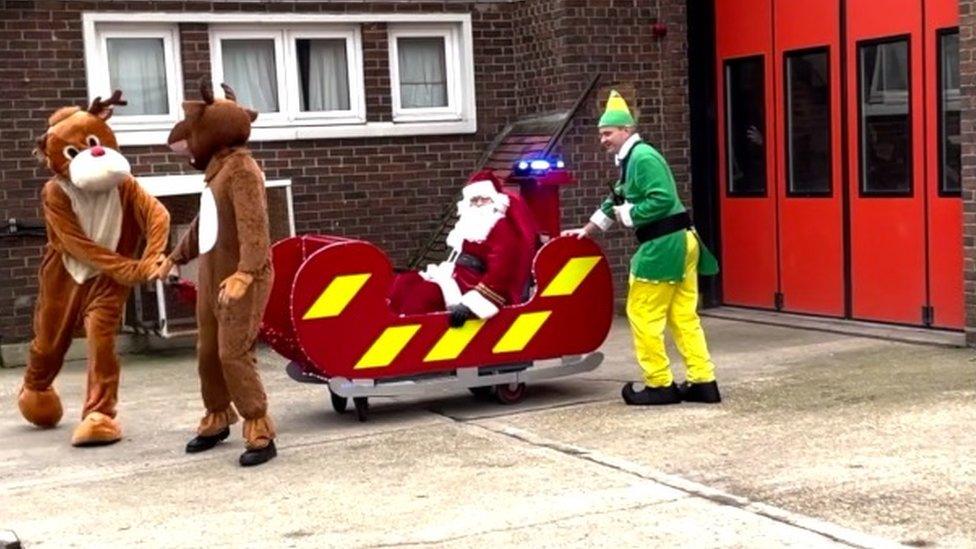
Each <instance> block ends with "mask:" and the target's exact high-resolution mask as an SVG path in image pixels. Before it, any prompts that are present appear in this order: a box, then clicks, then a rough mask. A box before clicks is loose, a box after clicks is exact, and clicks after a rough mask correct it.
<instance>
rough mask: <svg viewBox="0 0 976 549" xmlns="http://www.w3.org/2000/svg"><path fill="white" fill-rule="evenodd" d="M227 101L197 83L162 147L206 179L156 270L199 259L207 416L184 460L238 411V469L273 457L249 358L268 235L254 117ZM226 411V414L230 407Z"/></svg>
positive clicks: (266, 276)
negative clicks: (251, 145)
mask: <svg viewBox="0 0 976 549" xmlns="http://www.w3.org/2000/svg"><path fill="white" fill-rule="evenodd" d="M222 86H223V89H224V95H225V97H226V99H214V96H213V90H212V89H211V88H210V86H209V84H207V83H205V82H204V83H201V86H200V94H201V95H202V96H203V101H186V102H184V103H183V110H184V112H185V115H186V116H185V119H184V120H183V121H182V122H180V123H178V124H177V125H176V126H175V127H174V128H173V130H172V132H171V133H170V135H169V145H170V147H171V148H172V149H173V150H174V151H177V152H180V153H184V154H189V155H190V164H191V165H192V166H193V167H194V168H196V169H198V170H202V171H203V172H204V181H205V182H206V184H207V187H206V188H205V189H204V191H203V193H202V194H201V197H200V213H199V215H198V216H197V218H196V219H194V220H193V223H192V224H191V226H190V230H189V231H188V232H187V234H186V235H184V236H183V239H182V240H181V242H180V243H179V245H178V246H177V248H176V249H175V250H174V251H173V253H172V254H170V256H169V258H168V259H166V260H165V261H164V262H163V263H162V264H161V265H160V267H159V270H158V271H157V272H156V274H157V276H166V275H167V274H168V273H169V272H170V270H171V269H172V267H173V264H176V265H183V264H185V263H186V262H188V261H190V260H191V259H194V258H196V257H199V258H200V267H199V274H200V280H199V291H198V294H197V326H198V328H199V335H198V338H199V339H198V342H197V353H198V360H199V373H200V389H201V392H202V394H203V404H204V406H205V407H206V410H207V413H206V415H205V416H204V417H203V419H202V420H201V421H200V425H199V427H198V429H197V436H196V437H195V438H194V439H192V440H191V441H190V442H189V443H188V444H187V446H186V451H187V452H189V453H194V452H201V451H204V450H209V449H210V448H213V447H214V446H216V445H217V444H218V443H219V442H220V441H222V440H224V439H225V438H227V437H228V436H229V435H230V425H231V424H233V423H235V422H236V421H237V414H236V413H235V412H234V407H235V406H236V408H237V412H239V413H240V414H241V415H242V416H244V439H245V446H246V450H247V451H245V452H244V453H243V454H242V455H241V457H240V464H241V465H243V466H249V465H258V464H261V463H264V462H266V461H268V460H269V459H271V458H273V457H275V455H276V454H277V451H276V449H275V445H274V436H275V431H274V424H273V423H272V422H271V418H270V417H269V416H268V402H267V397H266V396H265V392H264V387H263V386H262V384H261V378H260V377H259V376H258V371H257V366H256V361H255V358H254V344H255V342H256V338H257V332H258V327H259V325H260V322H261V316H262V315H263V313H264V306H265V305H266V304H267V301H268V295H269V293H270V290H271V283H272V277H273V273H272V270H271V253H270V247H271V246H270V237H269V235H268V209H267V202H266V198H265V190H264V173H263V172H261V169H260V168H259V167H258V165H257V163H256V162H255V161H254V158H253V157H252V156H251V153H250V151H248V150H247V149H246V148H244V144H245V143H247V139H248V137H250V135H251V122H253V121H254V120H255V119H256V118H257V113H256V112H254V111H252V110H249V109H245V108H243V107H241V106H239V105H238V104H237V102H236V98H235V96H234V92H233V90H231V89H230V87H229V86H227V85H226V84H223V85H222ZM231 403H233V406H232V405H231Z"/></svg>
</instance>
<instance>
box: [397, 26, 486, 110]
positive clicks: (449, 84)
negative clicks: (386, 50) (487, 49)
mask: <svg viewBox="0 0 976 549" xmlns="http://www.w3.org/2000/svg"><path fill="white" fill-rule="evenodd" d="M459 41H460V39H459V33H458V29H457V28H456V26H452V25H443V26H440V25H438V26H432V25H425V26H411V25H397V26H391V27H390V31H389V44H390V83H391V86H392V88H393V89H392V90H391V92H392V96H393V120H394V121H398V122H399V121H418V120H431V121H436V120H459V119H461V114H462V105H461V98H462V96H463V95H464V91H463V90H462V89H461V77H462V74H463V71H462V69H461V63H460V45H459ZM471 94H473V92H471Z"/></svg>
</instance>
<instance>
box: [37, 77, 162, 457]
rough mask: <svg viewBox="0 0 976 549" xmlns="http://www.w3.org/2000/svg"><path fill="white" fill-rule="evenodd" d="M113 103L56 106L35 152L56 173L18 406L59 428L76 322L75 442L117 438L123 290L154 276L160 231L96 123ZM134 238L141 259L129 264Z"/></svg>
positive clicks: (149, 204)
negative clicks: (84, 354)
mask: <svg viewBox="0 0 976 549" xmlns="http://www.w3.org/2000/svg"><path fill="white" fill-rule="evenodd" d="M120 97H121V92H118V91H117V92H115V94H113V96H112V98H111V99H110V100H109V101H105V102H102V101H100V99H98V98H96V99H95V101H94V102H93V103H92V105H91V106H90V107H89V108H88V110H87V111H85V110H81V109H79V108H78V107H66V108H63V109H60V110H58V111H57V112H55V113H54V114H53V115H52V116H51V118H50V120H49V121H48V125H49V127H48V129H47V132H46V133H45V134H44V135H43V136H42V137H41V138H40V139H38V148H37V151H36V152H37V154H38V157H39V158H40V159H42V160H43V161H44V163H45V164H46V165H47V167H48V168H49V169H51V171H53V172H54V174H55V175H54V177H53V178H52V179H50V180H49V181H48V182H47V183H46V184H45V185H44V190H43V191H42V193H41V203H42V204H43V208H44V220H45V224H46V226H47V236H48V243H47V247H46V249H45V251H44V258H43V260H42V261H41V269H40V274H39V282H40V285H39V286H40V287H39V292H38V296H37V308H36V310H35V312H34V340H33V341H32V342H31V347H30V360H29V363H28V365H27V371H26V373H25V374H24V385H23V388H22V389H21V391H20V394H19V399H18V400H19V405H20V411H21V413H22V414H23V416H24V418H26V419H27V420H28V421H30V422H32V423H34V424H36V425H38V426H41V427H53V426H55V425H56V424H57V423H58V421H59V420H60V419H61V415H62V408H61V401H60V399H59V397H58V394H57V393H56V392H55V390H54V387H53V386H52V384H53V382H54V378H55V377H56V376H57V375H58V372H59V371H60V370H61V366H62V365H63V363H64V355H65V353H66V352H67V350H68V346H69V345H70V344H71V338H72V336H73V335H74V334H75V332H76V331H77V328H79V327H82V326H83V327H84V331H85V334H86V337H87V339H88V391H87V397H86V400H85V406H84V409H83V411H82V417H83V421H82V423H81V424H80V425H79V426H78V427H77V428H76V429H75V431H74V434H73V436H72V444H75V445H78V446H83V445H94V444H108V443H112V442H116V441H118V440H119V439H121V437H122V430H121V426H120V425H119V423H118V422H117V421H116V420H115V419H114V418H115V415H116V410H115V405H116V401H117V394H118V385H119V360H118V357H117V356H116V354H115V333H116V331H117V330H118V327H119V324H120V320H121V318H122V313H123V309H124V307H125V301H126V298H127V297H128V295H129V287H130V286H131V285H133V284H137V283H139V282H142V281H145V280H147V279H148V278H149V277H150V276H151V275H152V274H153V272H154V270H155V269H154V267H155V263H156V261H157V257H158V256H159V255H160V254H161V253H162V252H163V250H164V249H165V247H166V241H167V237H168V235H169V213H168V212H167V211H166V209H165V208H163V206H162V205H161V204H160V203H159V202H158V201H157V200H156V199H155V198H153V197H152V196H150V195H149V194H148V193H146V192H145V191H143V190H142V189H141V188H140V187H139V185H138V183H136V181H135V180H134V179H133V178H132V176H131V175H130V174H129V173H128V171H129V170H128V163H127V162H126V161H125V160H124V158H122V156H121V155H120V154H118V152H116V151H117V149H118V143H117V142H116V139H115V134H113V133H112V130H111V129H110V128H109V127H108V124H106V122H105V121H106V120H107V119H108V118H109V116H111V114H112V105H115V104H122V105H124V104H125V102H124V101H121V100H120ZM120 166H121V167H120ZM116 196H117V199H116ZM143 236H145V238H146V247H145V250H144V251H143V253H142V257H141V259H140V260H136V259H132V257H133V256H134V255H135V253H136V251H137V248H138V246H139V243H140V240H141V239H142V238H143ZM116 239H117V240H116ZM112 242H116V243H115V244H114V245H111V243H112ZM106 243H108V244H106Z"/></svg>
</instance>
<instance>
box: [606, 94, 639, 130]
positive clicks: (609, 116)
mask: <svg viewBox="0 0 976 549" xmlns="http://www.w3.org/2000/svg"><path fill="white" fill-rule="evenodd" d="M636 124H637V123H636V122H634V117H633V116H631V115H630V109H629V108H627V102H626V101H624V98H623V96H622V95H620V93H619V92H617V90H610V98H609V99H607V108H606V110H605V111H603V116H601V117H600V122H599V124H597V126H598V127H600V128H604V127H607V126H635V125H636Z"/></svg>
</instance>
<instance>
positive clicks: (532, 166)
mask: <svg viewBox="0 0 976 549" xmlns="http://www.w3.org/2000/svg"><path fill="white" fill-rule="evenodd" d="M565 167H566V164H565V163H564V162H563V161H562V160H559V159H556V160H548V159H545V158H534V159H526V160H519V161H518V163H516V164H515V168H516V170H515V171H517V172H522V173H524V172H534V173H541V172H547V171H549V170H551V169H553V168H556V169H559V170H561V169H563V168H565Z"/></svg>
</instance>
